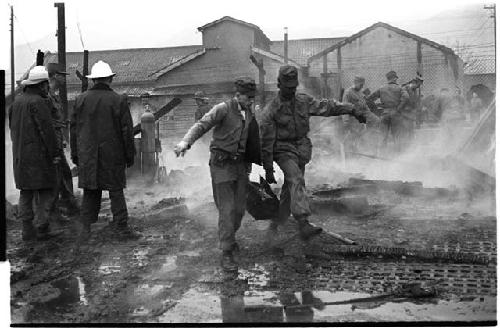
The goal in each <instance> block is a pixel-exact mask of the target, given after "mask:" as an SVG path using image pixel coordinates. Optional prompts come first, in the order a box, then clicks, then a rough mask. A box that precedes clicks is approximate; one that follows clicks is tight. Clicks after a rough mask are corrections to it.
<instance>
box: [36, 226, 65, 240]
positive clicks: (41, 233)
mask: <svg viewBox="0 0 500 328" xmlns="http://www.w3.org/2000/svg"><path fill="white" fill-rule="evenodd" d="M36 230H37V231H36V239H37V240H47V239H50V238H54V237H57V236H59V235H60V234H61V233H62V231H61V232H51V231H50V228H49V224H48V223H47V224H43V225H41V226H39V227H38V228H37V229H36Z"/></svg>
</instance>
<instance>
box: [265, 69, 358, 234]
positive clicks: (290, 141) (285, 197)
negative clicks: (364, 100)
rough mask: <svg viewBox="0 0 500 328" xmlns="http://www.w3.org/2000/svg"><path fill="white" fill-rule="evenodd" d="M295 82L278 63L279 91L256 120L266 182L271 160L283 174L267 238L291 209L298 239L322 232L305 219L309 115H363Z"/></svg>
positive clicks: (270, 180) (269, 177) (291, 72)
mask: <svg viewBox="0 0 500 328" xmlns="http://www.w3.org/2000/svg"><path fill="white" fill-rule="evenodd" d="M298 85H299V81H298V73H297V68H295V67H294V66H290V65H285V66H281V67H280V69H279V76H278V88H279V93H278V95H277V96H276V97H275V98H274V99H272V100H271V101H270V102H269V103H268V104H267V105H266V106H265V108H264V109H263V110H262V113H261V115H260V122H259V123H260V129H261V130H260V134H261V144H262V146H261V148H262V164H263V166H264V169H265V171H266V180H267V182H268V183H276V180H275V178H274V169H273V162H276V163H277V164H278V165H279V167H280V168H281V170H282V171H283V173H284V176H285V183H284V185H283V188H282V192H281V197H280V213H279V219H278V220H277V221H275V222H272V223H271V225H270V230H269V237H272V236H273V235H274V234H275V233H276V230H277V228H278V225H279V224H282V223H284V222H285V221H286V220H287V219H288V217H289V216H290V212H291V213H292V214H293V216H294V218H295V219H296V220H297V223H298V226H299V232H300V236H301V238H302V239H303V240H308V239H309V238H311V237H312V236H314V235H317V234H319V233H321V231H322V230H321V228H318V227H314V226H313V225H311V224H310V223H309V221H308V217H309V216H310V215H311V210H310V208H309V201H308V199H307V192H306V187H305V181H304V171H305V166H306V164H307V163H308V162H309V161H310V160H311V154H312V144H311V140H310V139H309V138H308V132H309V118H310V117H311V116H338V115H343V114H349V115H353V116H355V117H357V118H358V119H359V120H360V121H363V122H364V117H363V115H362V113H361V111H358V110H357V109H356V108H355V106H353V105H352V104H344V103H340V102H337V101H335V100H333V99H332V100H326V99H325V100H321V101H318V100H316V99H314V98H312V97H311V96H309V95H306V94H303V93H296V90H297V86H298Z"/></svg>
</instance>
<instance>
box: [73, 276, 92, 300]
mask: <svg viewBox="0 0 500 328" xmlns="http://www.w3.org/2000/svg"><path fill="white" fill-rule="evenodd" d="M76 280H77V281H78V292H79V294H80V303H81V304H82V305H89V302H88V301H87V298H86V297H85V284H84V283H83V279H82V278H80V277H76Z"/></svg>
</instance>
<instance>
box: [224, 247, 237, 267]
mask: <svg viewBox="0 0 500 328" xmlns="http://www.w3.org/2000/svg"><path fill="white" fill-rule="evenodd" d="M221 266H222V269H224V271H237V270H238V264H236V262H235V261H234V258H233V252H232V251H223V252H222V260H221Z"/></svg>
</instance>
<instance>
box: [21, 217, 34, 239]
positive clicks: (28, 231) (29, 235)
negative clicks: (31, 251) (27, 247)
mask: <svg viewBox="0 0 500 328" xmlns="http://www.w3.org/2000/svg"><path fill="white" fill-rule="evenodd" d="M22 238H23V240H24V241H32V240H35V239H36V229H35V226H34V225H33V223H32V222H31V221H29V222H23V232H22Z"/></svg>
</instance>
